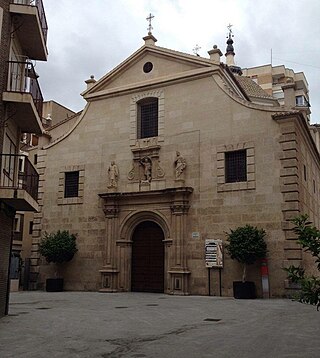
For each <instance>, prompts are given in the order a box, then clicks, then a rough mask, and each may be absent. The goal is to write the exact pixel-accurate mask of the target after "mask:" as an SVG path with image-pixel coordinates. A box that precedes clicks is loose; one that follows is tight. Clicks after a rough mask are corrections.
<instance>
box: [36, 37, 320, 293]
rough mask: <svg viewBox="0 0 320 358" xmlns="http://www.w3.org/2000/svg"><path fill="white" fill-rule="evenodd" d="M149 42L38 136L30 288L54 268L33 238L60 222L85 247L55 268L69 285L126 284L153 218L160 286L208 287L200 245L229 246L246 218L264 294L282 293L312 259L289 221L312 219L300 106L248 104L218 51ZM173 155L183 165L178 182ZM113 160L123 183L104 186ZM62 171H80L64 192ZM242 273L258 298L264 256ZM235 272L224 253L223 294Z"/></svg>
mask: <svg viewBox="0 0 320 358" xmlns="http://www.w3.org/2000/svg"><path fill="white" fill-rule="evenodd" d="M145 40H146V44H145V45H144V46H142V47H141V48H140V49H139V50H138V51H136V52H135V53H134V54H133V55H132V56H130V57H129V58H128V59H127V60H126V61H124V62H123V63H121V64H120V65H119V66H117V67H116V68H115V69H114V70H112V71H111V72H110V73H109V74H107V75H106V76H104V77H103V78H102V79H100V80H99V81H97V82H95V83H93V84H91V85H90V86H89V87H88V89H87V90H86V91H85V92H84V93H83V96H84V98H85V99H86V100H87V102H88V104H87V105H86V107H85V109H84V110H83V111H82V113H81V115H80V116H79V118H78V119H77V121H76V123H75V124H74V126H73V128H72V129H71V130H69V131H68V132H67V133H66V134H65V135H64V136H62V137H60V138H58V139H55V138H52V139H51V141H50V139H49V138H48V137H43V138H41V140H40V147H41V150H40V151H39V153H38V170H39V173H40V192H39V204H40V206H41V212H40V213H38V214H36V217H35V219H34V237H33V252H34V254H33V270H34V273H35V275H38V281H37V283H35V287H42V286H43V284H44V281H45V278H47V277H49V276H50V274H52V272H53V267H52V265H48V264H46V263H45V262H44V261H43V260H42V259H41V258H40V257H39V254H38V253H37V247H38V243H39V240H40V238H41V235H42V233H43V232H45V231H47V232H53V231H56V230H59V229H60V230H69V231H71V232H72V233H76V234H77V236H78V240H77V244H78V249H79V251H78V253H77V254H76V256H75V257H74V259H73V260H72V261H71V262H70V263H68V264H65V265H64V267H63V268H64V278H65V285H66V289H69V290H100V291H102V292H116V291H130V290H131V279H132V271H133V269H134V267H132V245H133V236H134V233H135V230H136V228H137V227H138V226H139V225H140V224H141V223H145V222H153V223H156V224H157V225H158V226H159V227H160V228H161V230H162V232H163V237H164V239H163V245H164V262H163V268H164V287H163V292H166V293H171V294H182V295H186V294H200V295H206V294H208V272H207V269H206V267H205V256H204V252H205V250H204V247H205V240H206V239H209V238H210V239H221V240H223V241H225V239H226V235H225V232H226V231H229V229H230V228H232V229H233V228H236V227H238V226H242V225H245V224H251V225H255V226H258V227H260V228H264V229H265V230H266V232H267V239H266V240H267V244H268V259H269V260H268V262H269V272H270V277H269V279H270V293H271V296H282V295H284V294H285V293H286V289H285V287H288V284H287V283H286V280H285V279H286V275H285V272H284V271H283V270H282V268H283V267H286V266H287V265H288V264H289V263H299V264H305V261H306V262H307V261H308V258H305V257H303V255H302V253H301V249H300V248H299V247H298V246H297V244H296V241H295V238H294V237H293V236H292V232H291V231H290V229H291V225H290V223H289V221H288V220H290V219H291V218H292V217H293V216H294V215H296V214H298V213H299V212H306V213H308V214H310V216H311V219H312V220H313V221H314V223H315V224H318V223H319V210H318V207H319V206H318V204H319V189H320V188H319V187H318V183H319V154H318V151H317V150H316V148H315V145H314V143H313V141H312V138H311V135H310V133H309V129H308V125H307V119H306V117H305V114H304V113H300V112H299V111H289V109H288V108H286V107H280V105H279V104H278V103H276V101H275V100H274V99H272V98H269V99H268V96H267V95H266V96H265V98H264V99H263V103H264V104H257V103H254V102H253V101H251V100H250V94H247V93H246V92H245V90H244V88H242V87H241V85H240V82H239V81H237V80H236V78H235V75H233V74H232V72H231V71H230V70H229V69H228V67H226V66H225V65H223V64H220V63H219V62H218V61H216V59H214V60H210V59H205V58H200V57H197V56H191V55H187V54H183V53H180V52H176V51H171V50H168V49H164V48H161V47H157V46H155V41H154V40H155V39H154V38H153V36H147V37H146V38H145ZM147 63H150V64H151V65H152V67H151V66H150V65H148V66H147V65H146V64H147ZM146 68H147V69H149V68H152V69H151V70H150V71H146V70H145V69H146ZM148 98H152V99H153V100H155V101H156V103H157V111H158V112H157V118H158V128H157V134H158V135H156V136H152V137H146V138H141V137H139V134H138V133H139V111H140V110H139V103H142V102H141V101H143V100H145V99H148ZM237 151H240V152H243V153H245V159H244V160H245V163H246V164H245V173H244V176H245V179H244V180H241V181H233V182H230V181H228V180H226V157H227V154H226V153H230V152H231V153H232V152H237ZM177 152H179V153H181V155H182V156H183V158H184V160H185V164H186V166H184V168H183V173H182V174H183V175H181V176H180V175H179V176H177V175H176V170H175V169H176V160H177ZM145 158H147V161H148V163H149V169H148V170H150V172H149V174H146V172H145V166H144V165H143V161H144V160H145ZM112 162H114V163H115V164H116V165H117V170H118V177H117V182H116V185H111V186H110V184H109V181H110V180H109V179H110V178H109V177H108V170H109V168H110V163H112ZM304 166H305V167H306V168H307V169H306V170H307V179H304V177H303V173H304V170H305V169H304ZM68 172H77V173H79V180H78V187H77V190H78V191H77V195H76V196H75V197H71V198H70V197H67V198H66V197H65V195H66V194H65V193H66V191H65V190H66V188H65V186H66V173H68ZM314 182H315V184H313V183H314ZM314 185H315V186H314ZM314 190H315V191H314ZM218 274H219V272H218V270H212V272H211V280H212V282H211V294H218V290H219V285H218V282H219V275H218ZM248 278H249V279H251V280H253V281H255V282H256V284H257V287H258V292H259V294H261V283H260V281H261V279H260V275H259V265H258V264H257V265H254V266H253V267H252V268H250V270H249V277H248ZM239 279H241V267H240V265H238V264H237V263H236V262H234V261H232V260H231V259H230V258H229V257H228V256H227V255H226V254H225V255H224V267H223V269H222V272H221V280H222V294H223V295H224V296H231V295H232V282H233V281H234V280H239ZM286 285H287V286H286Z"/></svg>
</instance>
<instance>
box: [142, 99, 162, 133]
mask: <svg viewBox="0 0 320 358" xmlns="http://www.w3.org/2000/svg"><path fill="white" fill-rule="evenodd" d="M139 107H140V108H139V110H140V111H139V112H140V113H139V117H140V118H139V126H138V127H140V128H139V129H140V130H139V134H140V135H139V138H149V137H156V136H157V135H158V99H157V98H154V99H152V100H149V101H148V102H142V103H140V104H139Z"/></svg>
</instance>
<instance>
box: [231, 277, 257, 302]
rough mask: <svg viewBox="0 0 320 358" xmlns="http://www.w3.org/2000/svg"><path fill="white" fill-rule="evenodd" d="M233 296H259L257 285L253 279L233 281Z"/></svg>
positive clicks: (246, 297)
mask: <svg viewBox="0 0 320 358" xmlns="http://www.w3.org/2000/svg"><path fill="white" fill-rule="evenodd" d="M233 297H234V298H245V299H248V298H249V299H252V298H257V295H256V285H255V284H254V282H251V281H246V282H242V281H234V282H233Z"/></svg>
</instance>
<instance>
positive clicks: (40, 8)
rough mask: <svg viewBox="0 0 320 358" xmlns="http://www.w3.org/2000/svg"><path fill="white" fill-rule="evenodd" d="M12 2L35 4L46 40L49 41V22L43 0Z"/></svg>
mask: <svg viewBox="0 0 320 358" xmlns="http://www.w3.org/2000/svg"><path fill="white" fill-rule="evenodd" d="M11 3H13V4H17V5H26V6H35V7H36V8H37V10H38V14H39V19H40V24H41V29H42V34H43V37H44V41H45V42H47V34H48V23H47V18H46V13H45V11H44V7H43V2H42V0H11Z"/></svg>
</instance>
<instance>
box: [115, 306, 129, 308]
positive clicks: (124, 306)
mask: <svg viewBox="0 0 320 358" xmlns="http://www.w3.org/2000/svg"><path fill="white" fill-rule="evenodd" d="M115 308H128V307H126V306H118V307H115Z"/></svg>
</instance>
